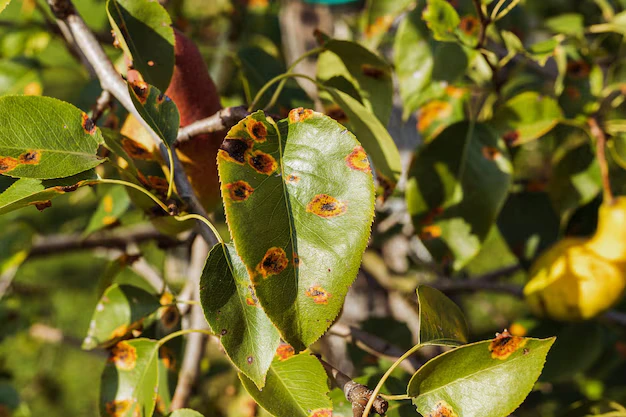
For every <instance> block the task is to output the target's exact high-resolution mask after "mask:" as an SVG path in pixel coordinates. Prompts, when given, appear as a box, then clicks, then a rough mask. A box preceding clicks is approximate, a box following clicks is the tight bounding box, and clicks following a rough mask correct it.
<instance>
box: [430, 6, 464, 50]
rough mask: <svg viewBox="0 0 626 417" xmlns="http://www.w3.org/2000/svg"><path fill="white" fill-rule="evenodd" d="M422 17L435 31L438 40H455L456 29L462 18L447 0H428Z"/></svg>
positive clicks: (434, 34)
mask: <svg viewBox="0 0 626 417" xmlns="http://www.w3.org/2000/svg"><path fill="white" fill-rule="evenodd" d="M422 19H424V21H425V22H426V25H427V26H428V28H429V29H430V30H432V32H433V36H434V38H435V39H436V40H440V41H455V40H456V37H455V36H454V32H455V31H456V29H457V27H458V26H459V23H461V19H460V18H459V15H458V13H457V12H456V10H455V9H454V7H452V5H451V4H450V3H448V2H447V1H446V0H428V1H427V6H426V8H425V9H424V11H423V13H422Z"/></svg>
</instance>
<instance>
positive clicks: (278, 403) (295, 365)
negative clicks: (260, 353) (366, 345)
mask: <svg viewBox="0 0 626 417" xmlns="http://www.w3.org/2000/svg"><path fill="white" fill-rule="evenodd" d="M239 379H241V382H242V384H243V386H244V387H245V389H246V391H248V393H249V394H250V395H251V396H252V398H254V400H255V401H256V402H257V403H258V404H259V405H260V406H261V407H263V408H264V409H265V410H267V411H268V412H269V413H271V414H272V415H274V416H277V417H314V416H316V417H322V416H324V417H326V416H328V417H330V415H331V411H332V403H331V401H330V399H329V398H328V395H327V394H328V392H329V391H330V387H329V386H328V376H327V375H326V371H325V370H324V368H323V367H322V365H321V364H320V362H319V361H318V360H317V358H315V357H314V356H312V355H311V354H309V353H308V352H303V353H300V354H298V355H294V356H290V357H288V358H286V359H284V360H281V358H280V357H278V356H277V357H276V358H275V359H274V360H273V361H272V365H271V366H270V368H269V371H268V373H267V380H266V382H265V386H264V387H263V389H262V390H259V389H258V388H257V387H256V385H255V384H254V383H253V382H252V381H251V380H250V379H248V378H247V377H246V376H245V375H243V374H239Z"/></svg>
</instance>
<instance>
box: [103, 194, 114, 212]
mask: <svg viewBox="0 0 626 417" xmlns="http://www.w3.org/2000/svg"><path fill="white" fill-rule="evenodd" d="M102 206H103V208H104V211H105V212H107V213H110V212H112V211H113V197H111V196H110V195H105V196H104V198H103V199H102Z"/></svg>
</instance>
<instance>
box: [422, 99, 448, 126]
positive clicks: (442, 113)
mask: <svg viewBox="0 0 626 417" xmlns="http://www.w3.org/2000/svg"><path fill="white" fill-rule="evenodd" d="M450 115H452V104H450V103H448V102H447V101H441V100H433V101H431V102H429V103H427V104H426V105H424V106H423V107H422V108H421V109H420V111H419V115H418V117H417V130H419V131H420V132H424V131H425V130H426V129H428V128H429V127H430V126H431V125H432V124H433V122H434V121H435V120H441V119H445V118H448V117H450Z"/></svg>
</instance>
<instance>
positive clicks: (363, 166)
mask: <svg viewBox="0 0 626 417" xmlns="http://www.w3.org/2000/svg"><path fill="white" fill-rule="evenodd" d="M346 163H347V164H348V166H349V167H350V169H354V170H357V171H363V172H371V170H372V169H371V168H370V161H369V160H368V159H367V153H365V149H363V147H362V146H356V147H355V148H354V150H353V151H352V152H351V153H350V154H349V155H348V156H346Z"/></svg>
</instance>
